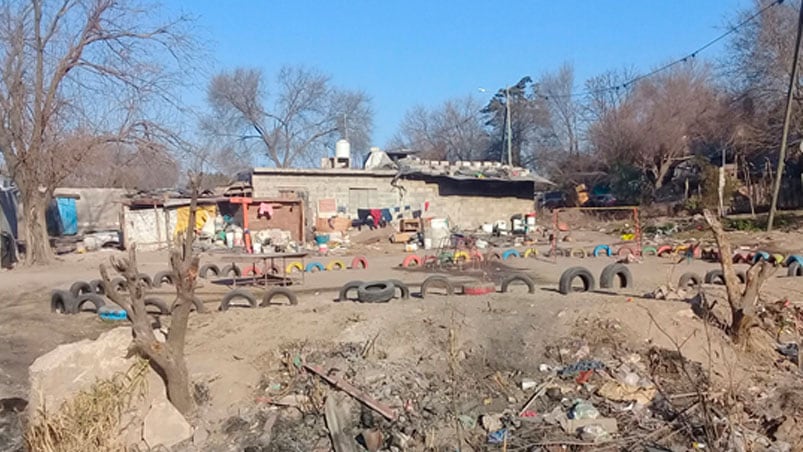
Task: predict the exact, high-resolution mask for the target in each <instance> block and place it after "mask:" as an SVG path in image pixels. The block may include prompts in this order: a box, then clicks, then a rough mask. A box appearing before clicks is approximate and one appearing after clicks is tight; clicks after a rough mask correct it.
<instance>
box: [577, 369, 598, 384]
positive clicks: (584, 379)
mask: <svg viewBox="0 0 803 452" xmlns="http://www.w3.org/2000/svg"><path fill="white" fill-rule="evenodd" d="M592 375H594V371H593V370H584V371H581V372H580V373H579V374H578V375H577V378H575V379H574V381H575V383H577V384H579V385H582V384H586V383H588V380H589V379H590V378H591V376H592Z"/></svg>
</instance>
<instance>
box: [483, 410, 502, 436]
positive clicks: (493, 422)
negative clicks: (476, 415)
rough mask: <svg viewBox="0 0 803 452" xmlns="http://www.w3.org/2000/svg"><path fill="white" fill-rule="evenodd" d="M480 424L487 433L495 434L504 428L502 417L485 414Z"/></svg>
mask: <svg viewBox="0 0 803 452" xmlns="http://www.w3.org/2000/svg"><path fill="white" fill-rule="evenodd" d="M480 423H481V424H482V428H484V429H485V431H486V432H495V431H497V430H499V429H501V428H502V415H501V414H484V415H483V416H482V418H480Z"/></svg>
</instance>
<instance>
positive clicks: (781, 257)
mask: <svg viewBox="0 0 803 452" xmlns="http://www.w3.org/2000/svg"><path fill="white" fill-rule="evenodd" d="M772 260H774V261H775V264H776V265H783V262H784V261H785V260H786V258H785V257H784V255H783V254H773V255H772Z"/></svg>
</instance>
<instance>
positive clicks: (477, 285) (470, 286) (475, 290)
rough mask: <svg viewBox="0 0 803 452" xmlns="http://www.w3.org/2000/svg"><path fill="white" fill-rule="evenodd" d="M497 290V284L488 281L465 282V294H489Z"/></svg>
mask: <svg viewBox="0 0 803 452" xmlns="http://www.w3.org/2000/svg"><path fill="white" fill-rule="evenodd" d="M494 292H496V286H494V284H493V283H487V282H470V283H465V284H463V295H488V294H489V293H494Z"/></svg>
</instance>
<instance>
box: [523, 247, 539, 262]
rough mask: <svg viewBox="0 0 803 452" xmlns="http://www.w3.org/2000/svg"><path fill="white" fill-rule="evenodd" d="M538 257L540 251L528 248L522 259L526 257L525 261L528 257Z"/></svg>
mask: <svg viewBox="0 0 803 452" xmlns="http://www.w3.org/2000/svg"><path fill="white" fill-rule="evenodd" d="M537 256H538V250H537V249H535V248H527V249H526V250H524V254H523V255H522V257H524V258H525V259H527V258H528V257H537Z"/></svg>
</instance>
